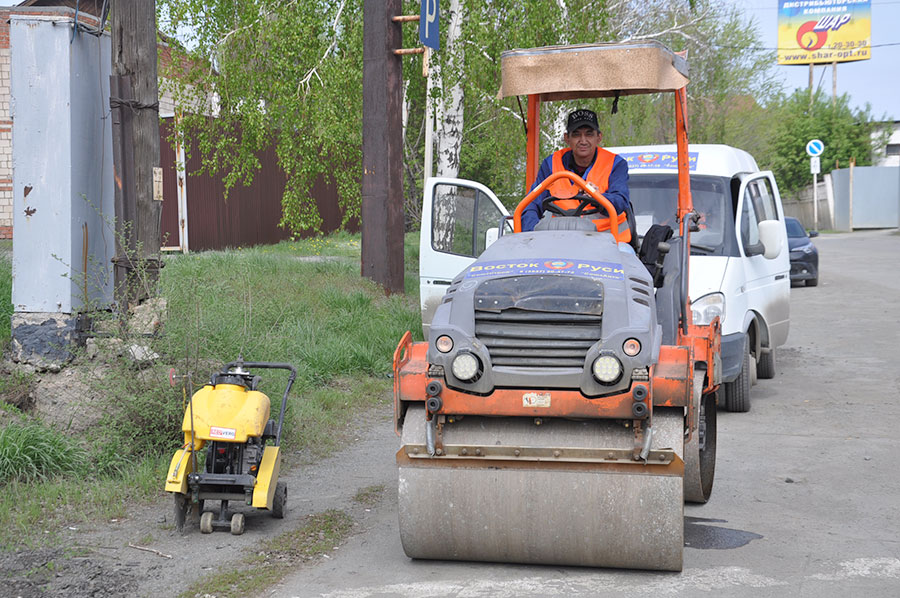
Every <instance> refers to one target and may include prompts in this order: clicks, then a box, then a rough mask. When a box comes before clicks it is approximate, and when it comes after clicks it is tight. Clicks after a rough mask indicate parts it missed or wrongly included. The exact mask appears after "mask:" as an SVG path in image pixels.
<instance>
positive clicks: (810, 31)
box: [778, 0, 872, 64]
mask: <svg viewBox="0 0 900 598" xmlns="http://www.w3.org/2000/svg"><path fill="white" fill-rule="evenodd" d="M871 45H872V4H871V0H778V64H813V63H829V62H849V61H851V60H868V59H869V58H871V57H872V51H871Z"/></svg>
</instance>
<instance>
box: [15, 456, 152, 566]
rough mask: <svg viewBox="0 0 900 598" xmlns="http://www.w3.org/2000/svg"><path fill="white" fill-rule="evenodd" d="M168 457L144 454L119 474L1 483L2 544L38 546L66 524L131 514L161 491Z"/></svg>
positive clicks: (53, 537) (51, 540) (54, 537)
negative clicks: (148, 456) (146, 455)
mask: <svg viewBox="0 0 900 598" xmlns="http://www.w3.org/2000/svg"><path fill="white" fill-rule="evenodd" d="M123 450H124V449H123ZM168 459H169V456H168V455H167V456H165V457H157V458H155V459H143V460H141V461H138V462H136V463H134V464H133V465H131V466H130V467H129V468H127V469H120V470H119V471H117V472H116V475H98V474H91V475H81V476H72V475H70V476H55V477H50V478H47V479H45V480H43V481H40V482H36V483H25V482H19V481H10V482H7V483H6V484H4V485H2V486H0V488H2V491H0V549H2V550H14V549H19V548H22V547H26V548H37V547H40V546H44V545H47V544H52V543H55V542H56V541H58V539H59V538H58V531H59V530H60V529H64V528H65V527H66V526H70V525H71V526H78V525H85V524H92V523H95V522H97V521H109V520H110V519H116V518H118V519H122V518H125V517H126V516H127V515H128V509H129V507H130V506H131V505H134V504H135V502H137V501H145V500H147V499H149V498H153V497H155V496H159V495H160V486H161V482H160V480H162V479H163V478H164V477H165V475H166V473H165V472H166V467H167V466H168Z"/></svg>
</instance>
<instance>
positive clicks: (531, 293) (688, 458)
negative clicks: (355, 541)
mask: <svg viewBox="0 0 900 598" xmlns="http://www.w3.org/2000/svg"><path fill="white" fill-rule="evenodd" d="M687 82H688V80H687V64H686V62H685V60H684V59H683V58H682V57H680V56H678V55H676V54H674V53H672V52H671V51H669V50H668V49H667V48H665V47H664V46H662V45H661V44H659V43H656V42H640V43H628V44H595V45H586V46H565V47H550V48H535V49H530V50H514V51H510V52H506V53H504V54H503V57H502V88H501V96H504V97H506V96H513V95H514V96H522V95H524V96H527V97H528V117H527V131H528V139H527V142H528V151H527V158H526V165H527V175H526V176H527V179H528V183H529V184H530V183H531V182H532V181H533V180H534V179H535V175H536V173H537V167H538V164H539V160H540V156H539V155H538V148H539V143H538V141H539V126H538V119H539V115H540V105H541V102H543V101H548V100H559V99H580V98H587V97H597V96H607V97H612V98H616V101H618V99H619V97H620V96H622V97H624V96H627V95H630V94H636V93H658V92H670V93H672V94H674V102H673V105H674V108H675V125H676V127H675V128H676V142H677V155H675V152H673V155H672V156H669V158H671V159H672V160H677V163H678V169H679V189H678V208H677V213H673V214H672V215H671V222H677V224H676V228H677V230H675V231H674V236H672V237H671V238H669V237H668V236H667V235H662V236H660V235H658V234H653V235H650V234H645V232H646V231H643V230H640V229H637V230H635V229H632V230H631V231H630V232H631V233H632V234H631V238H632V242H630V243H629V242H628V235H626V234H624V233H625V229H624V227H625V226H630V225H629V224H626V223H625V220H626V219H625V218H622V219H621V220H620V219H618V218H609V219H608V220H609V221H610V222H611V224H610V225H609V227H610V228H609V229H608V230H599V227H597V226H595V223H594V222H593V220H592V219H597V218H598V216H602V215H613V214H615V210H614V208H613V207H612V205H611V204H610V202H609V201H608V200H607V199H606V198H605V197H604V196H603V195H602V194H601V193H599V192H598V190H597V189H596V188H592V187H591V186H590V185H589V184H587V183H586V182H585V181H584V180H583V179H582V178H581V177H579V176H578V175H576V174H574V173H572V172H568V171H566V172H559V173H554V174H552V175H551V176H550V177H549V178H547V179H546V180H545V181H544V182H543V183H542V184H541V185H540V186H538V187H537V188H536V189H534V190H533V191H531V192H530V193H528V195H527V196H526V197H525V198H524V199H523V200H522V202H521V203H520V204H519V206H518V208H517V209H516V211H515V213H514V214H513V215H512V216H507V217H505V218H503V219H502V220H501V221H500V222H499V223H491V224H490V225H489V226H492V227H497V228H492V229H490V230H487V231H481V230H480V229H479V230H476V234H475V235H474V238H475V239H476V243H478V242H479V239H480V238H481V237H482V236H483V237H484V242H483V243H482V244H481V246H482V247H484V246H486V249H484V250H483V252H482V253H480V255H478V256H477V258H473V259H472V260H471V261H470V263H469V265H468V266H467V267H465V268H464V269H463V270H462V271H461V272H460V271H459V269H458V268H457V270H456V271H454V272H449V273H448V274H447V277H446V282H442V281H440V280H437V279H435V280H434V281H430V282H431V284H432V285H433V284H439V283H440V284H446V285H447V286H445V287H443V288H446V293H445V294H444V295H443V297H442V298H440V299H439V300H438V301H437V302H436V305H430V306H429V305H426V303H427V302H426V301H425V300H424V298H423V312H424V313H426V314H429V312H430V310H433V318H432V319H431V320H430V322H428V321H427V318H423V319H425V320H426V324H428V325H429V328H428V340H427V341H426V342H422V343H412V342H411V340H410V335H409V333H407V335H406V336H404V338H403V340H402V341H401V342H400V345H399V346H398V348H397V351H396V352H395V354H394V399H395V401H394V413H395V422H396V431H397V433H398V435H399V436H400V439H401V440H400V449H399V451H398V452H397V457H396V458H397V463H398V465H399V493H398V494H399V515H400V537H401V540H402V544H403V548H404V550H405V552H406V554H407V555H409V556H410V557H413V558H425V559H452V560H481V561H504V562H518V563H536V564H557V565H586V566H599V567H623V568H637V569H661V570H673V571H678V570H681V568H682V562H683V561H682V556H683V544H684V521H683V515H684V506H683V505H684V501H685V500H688V501H693V502H705V501H706V500H707V498H708V497H709V495H710V492H711V490H712V483H713V474H714V467H715V440H716V433H715V423H716V419H715V416H716V392H717V389H718V386H719V382H720V377H721V359H720V353H719V351H720V349H719V345H720V332H719V320H718V318H713V319H712V322H711V324H710V325H707V326H697V325H694V324H693V322H692V314H691V309H690V298H689V297H688V277H689V272H688V256H689V255H690V234H691V231H692V230H697V224H698V222H697V220H698V217H697V214H696V212H694V209H693V205H692V201H691V193H690V182H689V169H690V167H689V153H688V146H687V121H686V117H687V108H686V93H685V86H686V85H687ZM560 178H566V179H568V180H570V181H571V183H572V186H574V187H577V189H578V194H577V195H574V196H567V197H565V198H563V197H551V198H549V199H548V200H547V202H546V203H545V206H544V207H545V210H546V211H547V212H548V213H553V214H554V215H555V217H552V218H551V217H547V216H545V218H544V219H542V220H541V222H540V223H539V224H538V226H537V227H535V230H534V231H529V232H522V223H521V215H522V211H523V210H524V208H525V206H527V205H528V204H529V203H530V202H531V201H532V199H534V198H535V197H537V195H538V194H539V193H541V192H542V191H543V190H544V189H547V188H549V187H550V186H551V185H552V184H553V183H554V182H555V180H557V179H560ZM472 198H474V205H475V206H476V208H475V209H474V210H473V209H472V208H471V207H468V208H466V207H465V205H466V204H462V203H460V204H459V205H458V206H457V211H456V213H457V214H463V215H464V214H475V215H476V219H477V218H481V216H480V215H478V214H480V213H482V212H481V208H479V207H477V206H479V205H481V204H479V203H478V202H482V201H489V197H488V194H487V193H486V192H485V189H484V188H483V186H480V185H478V184H476V183H471V182H468V181H460V180H451V179H433V180H432V181H431V182H430V183H429V184H427V185H426V196H425V204H426V205H425V208H426V209H424V210H423V214H429V215H430V214H434V213H435V212H436V211H437V210H431V209H430V208H429V202H434V204H435V205H437V202H438V201H443V202H447V201H450V202H452V201H455V200H458V201H463V200H466V199H468V200H469V201H470V202H471V201H472ZM559 199H568V200H569V202H571V201H572V199H575V200H580V205H579V206H578V207H577V208H576V209H574V210H573V209H566V208H564V207H563V206H562V205H560V204H557V203H555V202H557V201H558V200H559ZM576 203H578V202H577V201H576ZM468 205H469V206H471V203H470V204H468ZM563 205H566V204H563ZM568 205H571V203H569V204H568ZM501 207H502V206H501ZM465 209H468V210H469V211H468V212H465V211H464V210H465ZM442 213H444V214H446V213H448V211H447V210H442ZM604 213H605V214H604ZM427 218H429V216H423V222H422V229H423V239H425V238H426V235H427V234H429V231H430V230H431V227H438V228H439V227H440V226H442V223H440V222H426V219H427ZM469 218H470V219H472V216H469ZM628 220H630V219H628ZM476 223H477V220H476ZM661 226H662V225H661ZM656 230H657V231H659V230H660V229H656ZM452 232H453V231H451V234H452ZM672 232H673V231H671V230H669V231H668V233H669V234H671V233H672ZM498 233H499V238H497V237H498ZM492 237H493V238H492ZM641 237H643V240H642V241H641V242H640V243H638V242H636V241H638V240H640V238H641ZM466 239H470V237H468V236H467V237H466ZM662 239H665V241H664V242H661V240H662ZM468 243H469V245H472V246H473V247H474V246H475V245H474V244H473V243H472V241H471V240H469V241H468ZM423 247H425V243H424V242H423ZM431 247H435V248H436V249H435V250H434V251H440V248H439V247H438V246H437V245H435V244H432V243H431V242H430V239H429V243H428V248H429V251H431V249H430V248H431ZM458 247H463V248H465V247H466V245H465V243H463V244H459V243H455V242H454V243H451V244H449V245H447V249H446V251H447V252H448V253H454V254H459V253H461V251H460V250H459V249H458ZM424 253H425V250H424V249H423V251H422V254H424ZM473 255H477V254H476V253H474V250H473ZM454 259H455V258H454ZM455 263H457V264H458V263H459V262H455ZM425 270H426V268H425V266H424V265H423V266H422V268H421V271H422V272H424V271H425ZM424 286H425V285H424V284H423V287H424ZM423 297H424V292H423Z"/></svg>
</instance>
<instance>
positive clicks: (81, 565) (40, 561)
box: [0, 548, 138, 598]
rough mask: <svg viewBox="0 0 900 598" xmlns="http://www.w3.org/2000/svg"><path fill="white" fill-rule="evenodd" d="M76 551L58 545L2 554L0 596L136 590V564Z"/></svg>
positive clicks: (62, 597)
mask: <svg viewBox="0 0 900 598" xmlns="http://www.w3.org/2000/svg"><path fill="white" fill-rule="evenodd" d="M73 552H74V553H75V554H73ZM77 552H78V551H72V550H65V549H62V548H56V549H42V550H26V551H21V552H16V553H13V554H2V553H0V571H2V572H3V573H0V584H2V587H0V596H15V597H18V598H57V597H58V598H71V597H73V596H79V597H93V596H98V597H99V596H104V597H106V596H125V595H128V594H131V593H132V592H133V591H134V590H136V589H137V587H138V582H137V579H138V577H137V570H136V569H137V567H136V565H137V563H118V562H114V561H110V560H109V559H107V558H104V557H103V556H95V555H87V556H80V555H78V554H77Z"/></svg>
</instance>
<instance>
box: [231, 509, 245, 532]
mask: <svg viewBox="0 0 900 598" xmlns="http://www.w3.org/2000/svg"><path fill="white" fill-rule="evenodd" d="M243 533H244V514H243V513H235V514H234V515H232V516H231V535H233V536H240V535H241V534H243Z"/></svg>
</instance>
